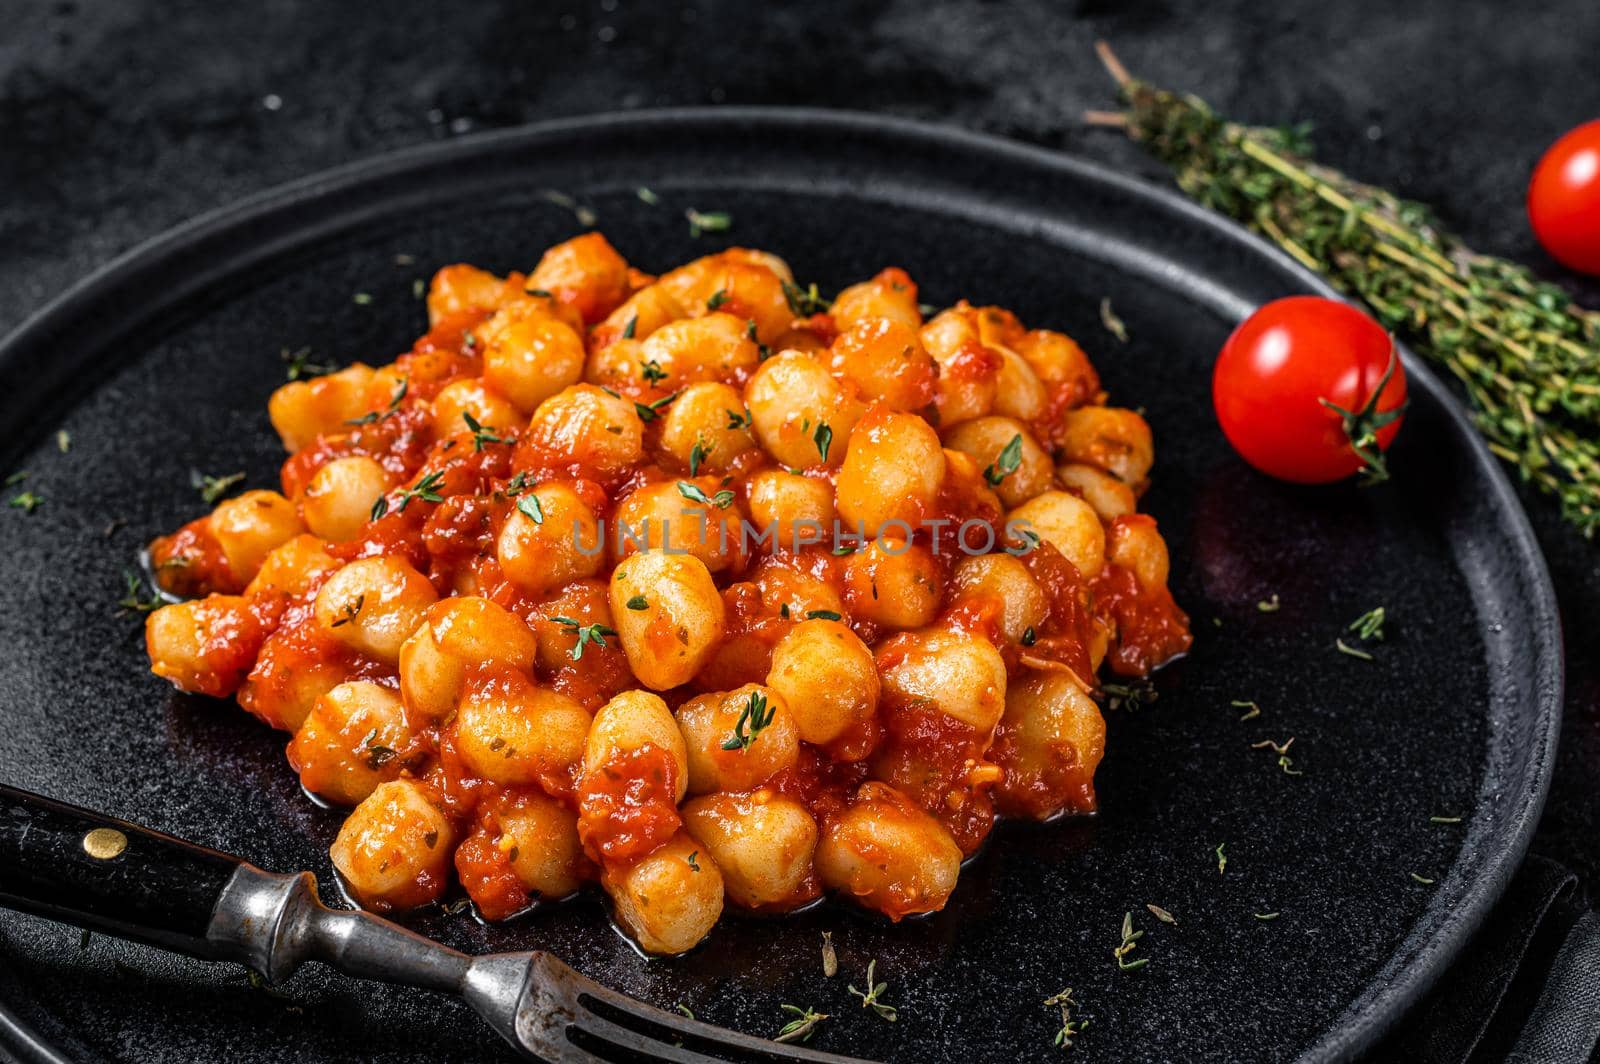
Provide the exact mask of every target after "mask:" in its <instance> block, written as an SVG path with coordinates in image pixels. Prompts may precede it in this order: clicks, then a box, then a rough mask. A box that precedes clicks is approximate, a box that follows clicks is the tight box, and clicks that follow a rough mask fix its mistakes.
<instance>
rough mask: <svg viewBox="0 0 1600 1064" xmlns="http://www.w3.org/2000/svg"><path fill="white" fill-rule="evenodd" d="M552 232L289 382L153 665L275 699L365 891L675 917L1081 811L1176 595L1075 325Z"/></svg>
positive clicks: (902, 894) (157, 570)
mask: <svg viewBox="0 0 1600 1064" xmlns="http://www.w3.org/2000/svg"><path fill="white" fill-rule="evenodd" d="M529 259H530V260H531V261H530V262H529V263H525V264H524V265H525V266H526V267H527V269H526V272H511V273H508V274H504V275H501V274H496V273H492V272H489V271H486V270H482V269H479V268H477V267H474V266H470V265H467V264H451V265H445V266H444V267H443V268H441V269H440V270H439V271H438V272H437V273H436V274H435V275H434V277H433V280H432V283H431V284H430V285H429V287H428V290H427V310H428V321H429V331H428V332H427V333H426V335H424V336H422V337H421V338H420V339H418V340H417V341H416V343H415V344H414V345H413V346H412V347H411V349H410V350H408V351H404V352H401V353H399V354H398V355H397V356H396V357H393V358H392V359H387V360H384V359H371V360H370V364H369V363H367V362H357V363H354V364H353V365H350V366H348V367H346V368H344V369H340V370H337V371H335V372H329V373H326V374H324V375H321V376H315V377H311V378H309V379H301V380H295V381H291V382H290V383H287V384H285V385H283V386H282V387H281V388H279V389H278V390H277V391H276V392H275V393H274V394H273V395H272V396H271V398H270V399H269V401H268V413H269V415H270V417H271V421H272V426H273V428H274V429H275V430H276V432H277V434H278V436H279V437H280V439H281V440H282V443H283V446H284V449H285V451H286V452H287V457H286V459H285V461H284V463H283V467H282V471H281V476H280V483H279V484H277V485H274V486H270V487H269V486H261V487H258V488H253V489H252V490H248V491H243V492H242V493H240V494H237V495H235V496H233V497H231V498H227V499H223V500H221V501H220V502H218V503H217V505H216V506H215V508H214V509H213V510H212V512H211V513H208V514H204V515H201V516H198V517H196V518H194V519H193V520H191V521H190V522H189V523H188V524H186V525H183V526H182V527H181V528H179V529H177V530H176V531H175V532H172V533H171V534H170V535H164V536H160V537H158V538H156V539H155V540H154V541H153V542H152V543H151V544H150V550H149V561H150V566H151V569H152V571H153V573H154V574H155V578H156V580H157V582H158V584H159V585H160V587H161V589H162V590H163V591H164V592H166V593H168V594H169V595H171V596H173V597H174V598H175V599H177V600H178V601H174V602H172V603H171V604H169V605H165V606H163V607H161V608H160V609H158V610H156V611H154V612H153V613H152V614H151V615H150V617H149V619H148V622H147V625H146V630H145V635H146V644H147V648H148V651H149V657H150V664H151V670H152V671H153V672H154V673H155V674H156V675H158V676H161V677H163V678H165V679H167V680H168V681H170V682H171V683H172V684H174V685H175V686H176V687H178V688H180V689H181V690H184V691H187V692H192V693H194V694H197V695H204V696H209V697H214V698H228V697H234V698H236V699H237V701H238V702H239V704H240V706H241V707H243V708H244V709H245V710H247V711H248V712H250V713H251V714H253V715H254V716H255V717H257V718H258V719H259V720H261V721H262V722H263V723H264V724H266V725H268V726H270V727H273V728H277V729H280V730H282V731H284V732H286V733H288V735H289V736H290V738H289V742H288V748H287V754H288V760H289V764H290V766H291V767H292V768H293V769H294V771H295V772H296V773H298V775H299V778H300V781H301V783H302V785H303V786H304V788H305V789H306V791H307V792H309V793H310V794H312V795H315V796H316V797H317V798H318V799H320V800H322V801H326V802H329V803H332V804H334V805H337V806H345V807H348V808H349V809H350V812H349V814H348V818H347V819H346V820H345V822H344V825H343V827H342V828H340V830H339V832H338V835H337V837H336V838H335V839H334V840H333V843H332V847H331V850H330V854H331V857H332V860H333V865H334V867H335V869H336V870H337V871H338V874H339V876H340V877H341V879H342V881H343V883H344V885H345V887H346V888H347V890H348V892H349V894H350V896H351V897H352V898H354V899H355V900H356V901H357V902H358V903H360V904H361V905H363V906H366V907H369V908H372V909H375V910H378V911H382V912H403V911H405V910H408V909H414V908H416V907H418V906H422V905H427V904H431V903H441V902H448V901H449V899H450V897H451V896H452V895H456V894H459V893H460V892H464V893H465V895H466V897H467V898H468V899H470V901H471V902H472V903H473V905H474V906H475V907H476V909H477V911H478V913H479V914H480V915H482V916H483V917H484V918H485V919H488V920H505V919H510V918H513V917H516V916H517V915H519V914H521V913H524V912H526V911H528V910H529V909H531V908H536V907H539V906H544V905H550V904H555V903H558V902H560V901H561V900H562V899H564V898H567V897H568V896H570V895H573V894H575V893H578V892H580V891H582V890H584V889H586V888H588V889H593V888H594V887H596V886H597V887H598V888H599V889H601V890H603V891H604V892H606V894H607V895H609V897H610V899H611V903H612V906H613V911H614V913H615V918H616V923H617V925H618V926H619V927H620V928H622V929H623V930H624V931H625V932H626V933H627V934H628V935H630V936H632V938H633V939H634V940H635V941H636V942H637V943H638V944H639V946H640V947H641V948H642V949H644V950H646V951H648V952H651V953H662V954H674V953H681V952H683V951H685V950H688V949H690V948H692V947H694V946H695V945H696V944H697V943H699V942H700V941H702V940H703V939H704V938H705V937H706V936H707V935H708V934H710V933H711V931H712V929H713V927H714V926H715V925H716V924H717V921H718V919H719V918H720V916H721V914H722V911H723V909H724V907H725V906H733V907H734V908H737V909H742V910H749V911H760V912H768V913H777V912H785V911H789V910H793V909H798V908H801V907H804V906H807V905H809V904H810V903H811V902H813V901H815V900H817V899H818V898H820V897H822V896H823V895H830V894H831V895H834V896H836V897H838V898H840V899H843V900H846V901H849V902H852V903H854V904H856V905H860V906H864V907H865V908H868V909H871V910H875V911H876V912H878V913H881V914H883V915H884V916H886V917H888V918H889V919H891V920H899V919H901V918H902V917H905V916H910V915H914V914H918V913H926V912H932V911H935V910H938V909H940V908H942V907H943V906H944V905H945V904H946V902H947V901H948V899H949V898H950V896H951V893H952V892H953V891H954V890H955V888H956V882H957V879H958V877H959V875H960V870H961V863H962V861H963V860H965V859H967V858H969V857H971V856H972V855H973V854H974V853H976V852H977V851H978V849H979V848H980V847H981V845H982V843H983V840H984V838H985V837H986V836H987V835H988V833H989V832H990V830H991V829H992V827H993V825H994V822H995V820H996V818H997V817H998V816H1011V817H1019V818H1028V819H1038V820H1044V819H1049V818H1051V817H1054V816H1058V815H1060V814H1063V813H1072V814H1086V813H1091V812H1093V811H1094V809H1095V807H1096V796H1095V791H1094V773H1095V768H1096V766H1097V765H1098V764H1099V762H1100V759H1101V756H1102V755H1103V753H1104V751H1105V740H1106V736H1105V721H1104V720H1103V718H1102V716H1101V711H1100V706H1099V704H1098V702H1097V698H1098V695H1099V689H1098V679H1097V673H1098V672H1099V669H1100V666H1101V665H1102V664H1104V665H1105V666H1106V668H1107V669H1109V670H1110V671H1111V672H1114V673H1116V674H1117V675H1119V676H1134V677H1137V676H1144V675H1146V674H1148V673H1149V672H1150V671H1152V670H1153V669H1155V668H1157V667H1159V666H1160V665H1162V664H1164V663H1165V662H1167V661H1169V660H1171V659H1172V658H1174V657H1177V656H1179V655H1181V654H1183V653H1184V652H1185V651H1186V650H1187V649H1188V647H1189V641H1190V636H1189V628H1188V619H1187V617H1186V616H1185V615H1184V614H1183V612H1182V611H1181V610H1180V609H1179V608H1178V607H1177V605H1176V604H1175V603H1174V601H1173V598H1172V595H1171V594H1170V592H1169V591H1168V589H1167V581H1168V576H1169V572H1170V570H1171V564H1172V559H1171V558H1170V557H1169V554H1168V551H1167V545H1166V542H1165V540H1164V539H1163V538H1162V536H1161V533H1160V531H1159V529H1158V528H1157V527H1156V523H1155V521H1154V520H1153V519H1152V518H1151V517H1149V516H1148V515H1145V514H1141V513H1139V512H1138V504H1139V500H1140V498H1141V496H1142V495H1143V494H1144V493H1145V492H1146V490H1147V489H1148V488H1149V486H1150V474H1151V468H1152V461H1153V457H1154V452H1153V447H1152V437H1151V432H1150V427H1149V425H1147V424H1146V423H1145V421H1144V419H1143V417H1141V416H1140V415H1139V414H1138V413H1136V412H1134V411H1133V410H1130V409H1124V408H1119V407H1112V406H1107V405H1106V399H1107V396H1106V394H1105V392H1104V390H1103V389H1102V387H1101V382H1100V379H1099V376H1098V375H1097V374H1096V373H1095V370H1094V367H1093V365H1092V364H1091V363H1090V362H1089V359H1088V357H1087V355H1086V354H1085V353H1084V351H1083V349H1082V348H1080V347H1079V346H1078V345H1077V344H1076V343H1075V342H1074V341H1073V340H1072V339H1071V338H1070V337H1068V336H1066V335H1065V334H1063V333H1060V332H1056V331H1052V330H1050V329H1047V328H1028V327H1027V326H1025V325H1024V324H1023V323H1022V322H1021V321H1020V320H1019V319H1018V318H1017V317H1016V315H1014V314H1012V313H1011V312H1009V311H1007V310H1004V309H1003V308H1000V307H993V306H975V305H973V304H970V303H967V302H965V301H960V302H956V303H954V304H941V305H942V306H943V308H944V309H941V310H937V311H935V310H934V309H932V308H930V307H927V306H926V305H925V304H924V303H923V302H922V299H923V298H924V296H923V294H922V293H920V292H919V290H918V287H917V284H916V282H915V281H914V280H913V279H912V277H911V275H910V274H909V273H907V272H906V271H905V270H903V269H900V268H899V267H893V266H891V267H888V268H885V269H882V270H880V271H879V272H878V273H876V274H875V275H873V276H871V277H869V278H868V279H866V280H861V281H858V282H857V283H855V284H851V285H849V286H848V287H845V288H843V289H842V290H840V291H839V292H838V294H837V296H835V297H834V299H833V300H831V301H829V300H827V299H825V298H822V295H821V294H820V293H819V292H818V290H817V288H816V286H814V285H809V284H808V285H807V286H806V287H804V288H802V287H801V286H800V285H798V284H797V283H796V281H795V274H794V271H793V270H792V269H791V268H790V266H789V264H788V263H786V262H785V261H784V260H783V259H781V258H779V257H778V256H776V255H774V254H772V253H770V252H766V251H759V250H754V249H749V248H739V247H731V248H726V249H724V250H721V251H717V252H714V253H713V254H709V255H706V256H704V257H702V258H699V259H696V260H694V261H692V262H688V263H684V264H682V265H679V266H677V267H675V268H671V269H667V270H666V271H665V272H663V273H660V274H659V275H656V274H652V273H650V272H646V271H645V270H642V269H639V268H636V267H635V266H633V265H631V264H630V263H629V262H628V261H627V260H626V259H625V258H624V257H623V256H622V254H621V253H620V252H619V251H618V250H617V249H616V248H614V247H613V246H612V245H611V244H610V242H608V241H607V240H606V238H605V237H604V236H602V235H601V234H599V233H586V234H583V235H581V236H577V237H574V238H573V239H571V240H568V241H565V242H563V243H560V244H557V245H555V246H554V247H551V248H548V249H546V250H545V251H544V252H543V253H542V254H541V255H537V256H533V255H530V256H529ZM942 294H943V293H941V295H942Z"/></svg>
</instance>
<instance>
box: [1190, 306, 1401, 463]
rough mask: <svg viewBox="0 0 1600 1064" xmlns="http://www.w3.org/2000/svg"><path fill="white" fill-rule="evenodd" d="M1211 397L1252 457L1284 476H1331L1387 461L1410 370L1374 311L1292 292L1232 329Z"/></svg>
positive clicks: (1237, 446)
mask: <svg viewBox="0 0 1600 1064" xmlns="http://www.w3.org/2000/svg"><path fill="white" fill-rule="evenodd" d="M1390 370H1392V372H1390V375H1389V377H1388V379H1387V380H1384V374H1385V372H1386V371H1390ZM1211 399H1212V403H1213V404H1214V405H1215V407H1216V410H1217V421H1218V422H1220V423H1221V425H1222V432H1223V435H1225V436H1227V437H1228V442H1229V443H1231V444H1233V449H1234V450H1236V451H1238V452H1239V455H1240V457H1242V458H1243V459H1244V460H1245V461H1247V462H1249V463H1250V464H1251V465H1253V466H1255V467H1256V468H1257V469H1259V470H1261V471H1262V472H1263V473H1267V474H1269V475H1271V476H1274V477H1278V478H1279V479H1281V480H1291V481H1294V482H1296V483H1299V484H1326V483H1329V482H1331V481H1335V480H1343V479H1344V478H1345V477H1348V476H1349V475H1350V474H1352V473H1355V472H1357V471H1358V470H1360V469H1361V468H1362V467H1363V466H1366V467H1368V468H1369V469H1374V467H1376V470H1375V471H1381V469H1382V463H1383V456H1382V452H1383V451H1385V450H1387V449H1388V447H1389V444H1390V442H1391V441H1393V440H1394V436H1395V433H1396V432H1399V431H1400V420H1401V418H1400V414H1401V411H1402V410H1403V408H1404V406H1405V402H1406V375H1405V370H1404V368H1402V367H1401V365H1400V358H1399V355H1398V353H1397V352H1396V351H1395V348H1394V341H1393V340H1391V339H1390V338H1389V334H1388V333H1387V332H1385V331H1384V330H1383V327H1382V326H1381V325H1379V324H1378V323H1377V322H1375V321H1373V320H1372V319H1371V318H1369V317H1368V316H1367V315H1365V314H1363V313H1362V312H1361V311H1359V310H1357V309H1356V308H1354V307H1352V306H1350V305H1348V304H1346V303H1340V302H1338V301H1336V300H1332V299H1322V298H1320V297H1317V296H1290V297H1289V298H1287V299H1278V300H1274V301H1273V302H1271V303H1268V304H1266V305H1265V306H1263V307H1261V308H1260V309H1259V310H1257V311H1256V312H1255V313H1254V314H1252V315H1250V316H1249V317H1248V318H1246V319H1245V320H1244V321H1243V322H1242V323H1240V325H1239V327H1238V328H1237V329H1235V330H1234V331H1233V335H1232V336H1230V337H1228V342H1227V343H1225V344H1223V345H1222V354H1221V355H1220V356H1218V358H1217V365H1216V369H1215V370H1214V371H1213V373H1212V377H1211ZM1330 404H1331V406H1332V407H1338V408H1339V409H1337V410H1335V409H1330ZM1341 411H1343V412H1344V413H1341ZM1358 447H1359V450H1358ZM1362 452H1365V453H1366V454H1367V455H1368V458H1363V456H1362Z"/></svg>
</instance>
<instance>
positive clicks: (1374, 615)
mask: <svg viewBox="0 0 1600 1064" xmlns="http://www.w3.org/2000/svg"><path fill="white" fill-rule="evenodd" d="M1383 622H1384V610H1383V607H1382V606H1375V607H1373V608H1372V609H1370V610H1368V611H1367V612H1366V613H1363V614H1362V615H1361V616H1359V617H1357V618H1356V619H1355V620H1353V621H1351V622H1350V625H1349V627H1348V628H1346V629H1345V631H1347V632H1354V633H1355V634H1356V635H1357V636H1358V637H1359V638H1361V639H1364V640H1367V641H1368V642H1376V643H1381V642H1383Z"/></svg>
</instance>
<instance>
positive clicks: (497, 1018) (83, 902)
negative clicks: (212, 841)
mask: <svg viewBox="0 0 1600 1064" xmlns="http://www.w3.org/2000/svg"><path fill="white" fill-rule="evenodd" d="M0 905H4V906H6V907H8V908H12V909H18V910H21V911H23V912H31V913H36V914H38V915H40V916H46V917H49V918H51V919H54V920H61V921H64V922H66V923H70V924H74V925H76V926H78V927H84V928H88V929H90V930H93V931H101V932H104V933H107V934H111V935H116V936H118V937H121V938H128V939H133V940H135V941H138V942H144V943H146V944H148V945H153V946H159V947H161V948H164V949H170V950H175V951H177V952H180V953H185V954H188V955H189V956H192V957H199V958H201V959H203V960H217V961H236V962H238V963H241V964H245V965H248V966H249V967H250V968H252V969H253V970H255V971H256V972H259V973H260V974H261V975H262V976H263V977H265V978H266V979H267V980H268V981H270V982H273V983H276V982H280V981H282V980H284V979H287V978H288V977H289V976H290V975H291V974H292V973H293V972H294V970H295V969H296V968H298V967H299V966H300V965H301V964H303V963H305V962H306V961H321V962H323V963H325V964H328V965H330V966H332V967H334V968H336V969H338V970H339V971H341V972H344V973H346V974H347V975H353V976H358V977H360V978H364V979H379V980H382V981H384V982H389V983H400V984H403V985H406V986H417V987H424V988H426V989H429V990H441V991H445V992H447V993H452V994H459V995H461V997H462V998H464V999H465V1000H466V1001H467V1003H468V1004H470V1005H471V1006H472V1008H473V1009H474V1010H475V1011H476V1012H477V1013H478V1015H479V1016H481V1017H483V1019H484V1020H485V1021H486V1022H487V1023H488V1024H489V1026H490V1027H492V1028H493V1029H494V1030H495V1032H496V1033H498V1034H499V1035H500V1036H501V1037H502V1038H504V1039H505V1040H506V1041H508V1042H510V1043H511V1044H512V1045H513V1046H516V1047H517V1048H518V1049H520V1050H522V1052H523V1053H525V1054H528V1055H530V1056H532V1057H535V1058H537V1059H539V1060H544V1061H548V1062H550V1064H568V1062H583V1064H588V1062H596V1061H599V1062H606V1064H635V1062H639V1061H649V1060H666V1061H678V1062H682V1064H707V1062H710V1061H734V1062H755V1061H762V1062H777V1064H781V1062H787V1061H815V1062H832V1064H865V1062H863V1061H860V1060H858V1059H856V1058H853V1057H842V1056H837V1055H835V1054H832V1053H821V1052H818V1051H816V1050H811V1049H805V1048H802V1047H798V1046H790V1045H783V1044H780V1043H777V1042H770V1041H767V1040H766V1039H763V1038H752V1037H751V1036H749V1035H744V1034H739V1033H737V1032H734V1031H727V1030H724V1029H722V1028H720V1027H714V1026H712V1025H711V1024H708V1023H701V1022H699V1021H697V1020H691V1019H688V1018H686V1017H682V1016H675V1015H673V1014H671V1013H668V1012H663V1011H662V1010H660V1009H657V1008H653V1007H651V1006H649V1005H645V1004H643V1003H641V1002H638V1001H634V1000H633V999H632V998H629V997H625V996H624V995H622V994H619V993H617V992H616V991H614V990H610V989H607V988H606V987H603V986H601V985H600V984H599V983H596V982H595V981H594V980H592V979H590V978H588V977H587V976H584V975H581V974H579V973H578V972H577V971H575V970H574V969H572V968H571V967H569V966H568V965H566V964H564V963H562V962H561V961H560V960H558V959H556V958H555V957H553V956H551V955H550V954H548V953H545V952H543V951H542V950H533V951H531V952H526V953H491V954H485V955H483V956H477V957H474V956H470V955H468V954H465V953H460V952H458V951H456V950H453V949H450V948H449V947H447V946H443V945H440V944H439V943H437V942H434V941H432V940H431V939H427V938H424V937H422V936H421V935H418V934H416V933H414V932H412V931H408V930H406V929H405V928H403V927H400V926H399V925H397V924H394V923H391V922H389V921H388V920H384V919H381V918H380V917H377V916H373V915H372V914H371V913H365V912H351V911H348V910H343V909H330V908H328V907H327V906H326V905H324V904H322V901H321V899H320V898H318V896H317V887H316V878H315V877H314V876H313V875H312V874H311V873H310V872H299V873H295V874H288V875H285V874H280V873H276V872H264V871H262V870H261V869H259V868H256V867H255V866H253V865H250V864H247V863H246V862H244V861H243V860H241V859H240V858H237V857H233V856H230V855H228V854H224V853H219V852H217V851H215V850H209V849H206V848H205V847H202V846H196V845H194V844H193V843H189V842H184V841H183V840H181V839H177V838H174V837H172V836H171V835H165V834H162V833H161V832H158V831H153V830H151V829H149V828H144V827H140V826H139V825H137V824H130V823H128V822H126V821H122V820H116V819H114V818H111V817H107V816H103V815H101V814H99V813H94V812H91V811H89V810H86V809H80V808H78V807H76V806H71V805H66V804H64V803H61V802H56V801H53V800H51V799H48V798H42V797H40V796H38V795H35V794H29V793H28V792H26V791H20V790H17V789H15V788H12V787H7V786H4V785H0Z"/></svg>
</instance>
